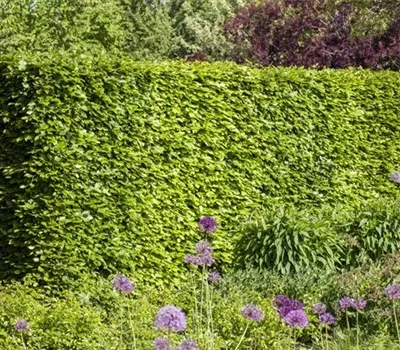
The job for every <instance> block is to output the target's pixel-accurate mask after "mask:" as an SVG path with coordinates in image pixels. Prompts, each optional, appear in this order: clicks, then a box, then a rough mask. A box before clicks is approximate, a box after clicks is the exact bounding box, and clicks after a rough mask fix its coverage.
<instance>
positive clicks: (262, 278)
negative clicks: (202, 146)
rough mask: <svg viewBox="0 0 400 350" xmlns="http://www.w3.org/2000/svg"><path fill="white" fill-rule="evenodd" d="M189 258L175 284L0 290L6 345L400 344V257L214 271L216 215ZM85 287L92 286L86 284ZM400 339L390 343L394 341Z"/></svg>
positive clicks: (119, 278)
mask: <svg viewBox="0 0 400 350" xmlns="http://www.w3.org/2000/svg"><path fill="white" fill-rule="evenodd" d="M199 228H200V230H202V231H203V239H202V240H200V241H199V242H198V243H197V244H196V247H195V252H196V253H195V254H190V253H189V254H188V255H187V256H186V258H185V262H186V263H187V264H188V265H189V267H190V268H189V269H188V274H190V275H191V278H188V279H187V282H186V283H185V282H183V283H182V284H181V286H180V287H179V288H172V289H168V288H167V289H163V290H160V289H158V288H154V287H146V286H140V285H139V284H137V283H134V282H133V281H132V280H131V279H130V278H128V277H127V276H126V275H124V274H118V275H116V276H114V278H113V279H112V280H106V279H101V280H98V281H97V283H98V284H97V293H96V295H94V294H93V292H88V293H86V294H85V293H82V292H79V293H76V292H75V293H73V292H68V291H64V292H63V293H62V294H61V295H58V297H53V296H51V294H52V292H51V291H49V290H47V291H46V289H43V288H40V287H38V285H37V283H36V282H35V281H33V280H25V282H24V283H14V284H9V285H7V286H3V287H2V289H1V291H0V310H1V318H0V344H1V346H2V348H4V349H17V348H21V349H155V350H161V349H178V350H183V349H192V350H196V349H210V350H211V349H287V348H297V349H301V348H304V349H305V348H310V349H366V348H371V349H372V348H374V349H379V348H382V349H383V348H389V349H398V348H399V346H400V333H399V325H398V317H399V314H400V312H399V304H398V303H399V300H400V284H399V279H398V278H399V266H400V265H399V261H400V254H399V253H398V252H397V253H396V254H389V255H387V256H385V259H384V260H383V261H382V265H381V266H378V265H376V264H370V263H368V264H365V265H363V266H361V267H359V268H355V269H351V270H348V271H345V272H341V273H338V272H335V271H330V272H329V271H327V270H324V269H316V268H314V269H313V268H312V267H308V268H307V269H305V270H303V271H297V273H296V274H291V275H286V276H285V275H282V274H280V273H276V272H273V271H272V270H265V269H264V270H260V269H254V268H250V267H249V268H247V269H243V270H238V271H230V272H228V273H226V274H224V275H221V274H220V273H218V272H217V271H215V270H214V265H215V260H214V257H213V250H212V249H213V247H212V243H211V242H212V240H213V239H214V238H215V237H216V236H217V235H218V232H217V231H216V229H217V225H216V221H215V220H214V219H213V218H212V217H203V218H202V219H201V220H200V221H199ZM88 290H91V289H88ZM396 339H398V340H396Z"/></svg>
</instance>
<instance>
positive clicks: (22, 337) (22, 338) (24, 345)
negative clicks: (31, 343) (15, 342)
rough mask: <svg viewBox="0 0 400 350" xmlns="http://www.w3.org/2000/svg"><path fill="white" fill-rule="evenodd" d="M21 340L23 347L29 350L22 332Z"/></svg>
mask: <svg viewBox="0 0 400 350" xmlns="http://www.w3.org/2000/svg"><path fill="white" fill-rule="evenodd" d="M21 340H22V346H23V347H24V349H25V350H27V349H28V348H27V346H26V344H25V340H24V335H23V334H22V332H21Z"/></svg>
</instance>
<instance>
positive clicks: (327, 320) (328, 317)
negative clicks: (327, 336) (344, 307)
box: [319, 312, 335, 326]
mask: <svg viewBox="0 0 400 350" xmlns="http://www.w3.org/2000/svg"><path fill="white" fill-rule="evenodd" d="M319 323H320V324H322V325H326V326H332V325H334V324H335V318H334V317H333V315H332V314H331V313H329V312H326V313H322V314H321V315H320V316H319Z"/></svg>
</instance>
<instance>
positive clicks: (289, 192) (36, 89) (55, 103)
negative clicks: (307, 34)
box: [0, 55, 400, 284]
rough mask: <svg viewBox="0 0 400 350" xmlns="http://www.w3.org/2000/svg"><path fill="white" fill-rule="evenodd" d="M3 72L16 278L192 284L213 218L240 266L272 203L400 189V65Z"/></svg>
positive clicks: (5, 262)
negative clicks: (239, 246) (241, 237)
mask: <svg viewBox="0 0 400 350" xmlns="http://www.w3.org/2000/svg"><path fill="white" fill-rule="evenodd" d="M0 81H1V84H0V104H1V109H0V130H1V134H0V135H1V136H0V198H1V202H0V203H1V204H0V216H1V221H0V222H1V223H0V245H1V262H2V263H1V265H0V278H10V277H18V276H21V275H25V274H27V273H28V274H29V273H32V274H34V275H36V276H38V277H40V279H41V280H43V281H44V282H45V283H53V284H54V283H60V282H61V283H63V284H71V283H72V284H73V283H76V284H79V281H78V279H79V277H80V276H81V275H82V274H84V273H89V274H94V275H96V274H98V273H100V274H103V275H106V276H107V275H108V274H109V273H114V272H116V271H122V272H127V271H130V272H133V271H134V275H135V276H136V278H137V279H138V280H142V281H146V282H149V283H164V282H167V283H176V282H177V281H178V278H179V276H180V275H181V272H182V271H184V268H183V266H184V265H183V262H182V258H183V256H184V255H185V254H186V253H188V252H190V251H191V250H192V249H193V248H192V245H193V244H194V242H195V241H196V240H198V239H199V237H200V233H199V232H198V231H196V229H195V228H196V221H197V219H198V218H199V217H200V216H202V215H207V214H208V215H214V216H216V217H217V218H218V220H219V221H220V224H221V225H220V227H221V229H220V230H219V231H218V233H217V234H216V235H215V239H214V244H215V248H216V258H217V260H218V261H220V262H225V263H229V262H230V261H231V259H232V255H231V251H232V249H231V248H232V243H233V240H232V238H234V236H235V229H236V228H237V227H238V223H239V222H241V220H243V218H244V217H245V216H247V215H248V214H249V213H250V212H252V211H253V210H254V209H257V208H259V207H260V206H262V205H265V204H269V203H276V202H279V203H288V202H291V203H295V204H298V205H310V204H311V205H315V206H318V205H321V204H324V203H327V202H337V201H339V202H347V203H358V202H360V201H364V200H365V199H370V198H377V197H387V198H394V197H395V196H396V193H395V192H396V191H395V185H394V184H393V183H390V182H389V181H388V176H389V174H390V172H391V171H393V170H394V169H396V168H398V167H399V164H400V141H399V135H400V123H399V122H398V116H399V114H400V88H399V86H400V74H399V73H393V72H370V71H365V70H323V71H311V70H304V69H288V68H267V69H262V70H259V69H255V68H251V67H247V66H241V67H240V66H236V65H234V64H228V63H215V64H207V63H202V64H200V63H193V64H185V63H181V62H175V63H162V64H147V63H134V62H131V61H129V60H128V59H125V58H117V59H115V58H101V57H100V58H96V59H95V58H88V57H85V56H80V57H76V58H70V57H60V56H57V55H54V56H51V55H49V56H48V57H42V56H36V57H30V58H29V59H28V58H24V59H23V58H21V57H18V58H10V57H3V58H2V59H1V62H0Z"/></svg>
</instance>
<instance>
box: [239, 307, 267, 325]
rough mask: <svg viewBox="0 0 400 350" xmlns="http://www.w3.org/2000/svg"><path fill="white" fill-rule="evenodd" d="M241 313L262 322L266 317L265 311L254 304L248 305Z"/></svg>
mask: <svg viewBox="0 0 400 350" xmlns="http://www.w3.org/2000/svg"><path fill="white" fill-rule="evenodd" d="M240 313H241V315H242V316H243V317H245V318H247V319H249V320H253V321H257V322H260V321H261V320H262V319H263V318H264V313H263V312H262V311H261V310H260V308H259V307H257V306H256V305H253V304H248V305H246V306H245V307H244V308H243V310H242V311H241V312H240Z"/></svg>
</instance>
